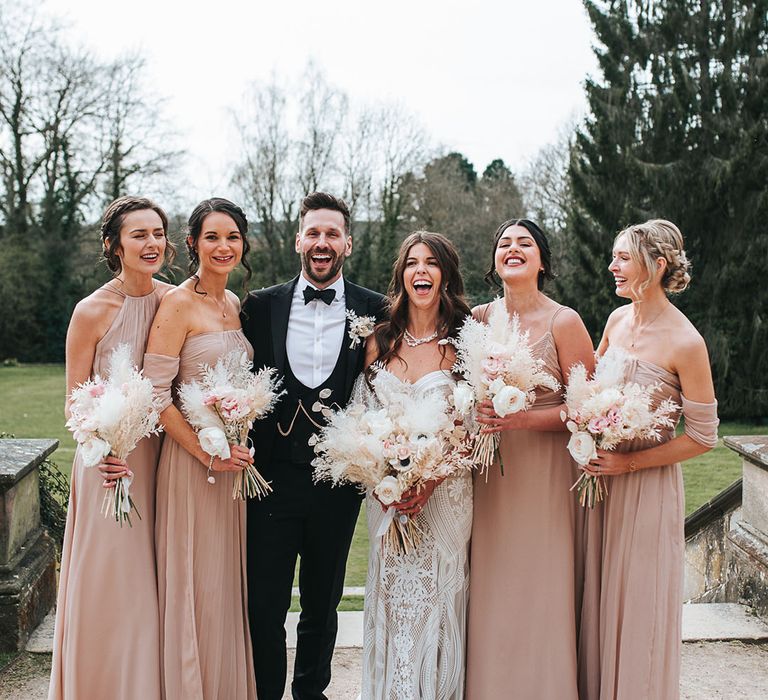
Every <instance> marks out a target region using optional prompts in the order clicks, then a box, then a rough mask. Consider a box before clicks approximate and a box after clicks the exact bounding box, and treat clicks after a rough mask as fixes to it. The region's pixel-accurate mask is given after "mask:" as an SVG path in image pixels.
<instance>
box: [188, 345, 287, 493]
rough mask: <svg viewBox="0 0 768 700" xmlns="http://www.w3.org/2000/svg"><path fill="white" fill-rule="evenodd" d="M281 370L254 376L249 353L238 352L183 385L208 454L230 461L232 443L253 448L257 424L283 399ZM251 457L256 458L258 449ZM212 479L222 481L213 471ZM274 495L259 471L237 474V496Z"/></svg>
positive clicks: (205, 367) (192, 420)
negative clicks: (251, 439) (251, 442)
mask: <svg viewBox="0 0 768 700" xmlns="http://www.w3.org/2000/svg"><path fill="white" fill-rule="evenodd" d="M275 371H276V370H275V369H273V368H264V369H261V370H259V371H258V372H256V373H254V372H252V371H251V361H250V360H249V359H248V355H247V354H246V353H245V352H241V351H238V350H233V351H231V352H229V353H227V354H226V355H225V356H224V357H222V358H220V359H219V360H218V361H217V362H216V364H215V365H214V366H213V367H211V366H210V365H203V366H202V374H203V376H202V380H201V381H200V382H198V381H195V380H192V381H191V382H187V383H185V384H182V385H181V386H180V387H179V400H180V402H181V410H182V412H183V413H184V416H185V417H186V419H187V420H188V421H189V424H190V425H191V426H192V427H193V428H195V429H196V430H197V438H198V440H199V442H200V446H201V447H202V448H203V450H204V451H205V452H206V453H207V454H209V455H211V457H219V458H221V459H229V457H230V455H231V452H230V447H229V446H230V443H231V444H235V445H242V446H247V442H248V431H249V430H250V429H251V427H252V426H253V422H254V421H255V420H259V419H261V418H264V417H265V416H266V415H268V414H269V412H270V411H271V410H272V409H273V408H274V406H275V403H276V402H277V399H278V398H279V397H280V393H279V392H278V389H279V381H276V380H275V376H274V375H275ZM250 453H251V456H253V454H254V449H253V447H252V446H251V448H250ZM208 481H209V482H210V483H214V482H215V481H216V480H215V478H214V477H213V476H212V475H211V474H210V470H209V475H208ZM271 491H272V488H271V487H270V485H269V483H268V482H267V481H266V480H265V479H264V477H262V476H261V474H259V471H258V470H257V469H256V467H255V466H254V465H252V464H246V465H245V467H244V468H243V469H242V470H241V471H239V472H237V474H236V475H235V484H234V487H233V491H232V498H234V499H236V498H240V499H242V500H245V499H246V498H253V497H254V496H256V497H257V498H259V499H261V497H262V496H266V495H267V494H268V493H270V492H271Z"/></svg>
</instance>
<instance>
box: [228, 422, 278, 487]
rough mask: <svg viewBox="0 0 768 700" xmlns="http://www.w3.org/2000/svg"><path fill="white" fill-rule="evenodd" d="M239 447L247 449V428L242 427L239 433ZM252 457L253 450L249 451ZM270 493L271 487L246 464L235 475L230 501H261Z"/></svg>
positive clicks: (252, 467)
mask: <svg viewBox="0 0 768 700" xmlns="http://www.w3.org/2000/svg"><path fill="white" fill-rule="evenodd" d="M239 438H240V445H241V446H242V447H248V427H247V426H246V427H244V428H243V429H242V431H241V433H240V436H239ZM251 455H253V449H251ZM270 493H272V487H271V486H270V485H269V482H268V481H267V480H266V479H265V478H264V477H263V476H262V475H261V474H259V470H258V469H256V465H255V464H246V465H245V467H243V469H242V470H241V471H239V472H237V474H235V484H234V486H233V487H232V500H237V499H238V498H239V499H240V500H241V501H244V500H246V499H247V498H258V499H259V500H261V499H262V498H264V496H268V495H269V494H270Z"/></svg>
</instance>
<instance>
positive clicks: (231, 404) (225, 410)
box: [219, 396, 240, 420]
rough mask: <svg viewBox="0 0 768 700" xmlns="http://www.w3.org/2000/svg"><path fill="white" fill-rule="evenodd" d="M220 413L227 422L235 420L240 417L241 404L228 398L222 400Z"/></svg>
mask: <svg viewBox="0 0 768 700" xmlns="http://www.w3.org/2000/svg"><path fill="white" fill-rule="evenodd" d="M219 412H220V413H221V415H222V416H223V417H224V418H225V419H226V420H233V419H237V418H239V417H240V404H239V403H238V401H237V399H235V398H233V397H231V396H227V397H226V398H224V399H222V400H221V405H220V406H219Z"/></svg>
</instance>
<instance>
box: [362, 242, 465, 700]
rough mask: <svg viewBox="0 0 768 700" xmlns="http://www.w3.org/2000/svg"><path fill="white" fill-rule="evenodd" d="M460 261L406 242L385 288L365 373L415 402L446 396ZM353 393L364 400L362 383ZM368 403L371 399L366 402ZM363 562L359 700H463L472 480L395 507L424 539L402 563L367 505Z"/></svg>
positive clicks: (440, 246) (459, 304)
mask: <svg viewBox="0 0 768 700" xmlns="http://www.w3.org/2000/svg"><path fill="white" fill-rule="evenodd" d="M458 263H459V260H458V255H457V254H456V251H455V249H454V247H453V245H452V244H451V243H450V242H449V241H448V240H447V239H446V238H445V237H444V236H441V235H440V234H436V233H427V232H423V231H419V232H416V233H414V234H411V235H410V236H409V237H408V238H406V240H405V241H404V242H403V245H402V246H401V248H400V254H399V256H398V259H397V262H396V263H395V271H394V275H393V279H392V282H391V284H390V288H389V298H390V300H391V304H392V305H391V314H390V320H389V321H388V322H387V323H385V324H381V325H380V326H378V327H377V329H376V331H375V333H374V335H373V336H371V337H370V338H369V339H368V344H367V348H366V364H367V365H368V366H369V367H370V365H371V364H372V363H374V362H377V363H378V364H379V365H383V366H384V367H385V368H386V369H384V370H379V371H380V372H382V373H383V374H384V375H385V377H386V378H387V381H393V382H400V383H407V384H409V385H410V386H411V390H412V391H414V392H415V393H416V394H417V395H426V394H427V393H428V392H433V391H440V392H449V391H451V390H452V389H453V385H454V379H453V377H452V375H451V372H450V368H451V367H452V365H453V362H454V359H455V357H454V354H453V351H452V348H451V347H450V346H448V345H439V344H438V341H439V340H441V339H442V338H445V337H448V336H453V335H455V334H456V331H457V329H458V327H459V326H460V325H461V323H462V322H463V320H464V318H465V317H466V316H467V315H468V314H469V308H468V307H467V305H466V302H465V301H464V298H463V293H464V286H463V282H462V280H461V276H460V274H459V268H458ZM359 390H360V391H361V392H363V393H368V392H370V389H369V388H368V385H367V384H366V383H365V382H364V381H361V383H360V385H359ZM365 398H367V399H370V398H371V397H370V396H367V397H365ZM366 508H367V516H368V532H369V535H370V541H371V545H370V554H369V559H368V578H367V581H366V588H365V622H364V630H365V631H364V642H363V685H362V694H361V697H362V700H461V698H463V696H464V660H465V639H466V613H467V598H468V592H469V578H468V574H469V566H468V559H467V554H468V545H469V537H470V533H471V530H472V476H471V474H469V473H464V474H461V475H459V476H455V477H451V478H448V479H446V480H445V481H442V482H441V483H439V484H436V482H429V485H428V487H427V488H424V489H422V491H421V492H420V493H406V494H404V496H403V499H402V500H401V501H400V503H399V504H397V508H398V510H399V511H400V512H401V513H404V514H406V515H409V516H410V517H412V518H414V519H415V522H416V524H417V526H418V527H419V529H420V530H421V541H420V543H419V545H418V546H417V547H416V548H415V549H414V550H412V551H410V552H409V553H407V554H402V553H399V552H397V551H393V550H392V549H391V548H384V547H382V541H381V539H380V538H379V537H378V536H377V533H378V531H379V527H380V525H381V523H382V520H383V518H384V508H383V507H382V505H381V504H380V503H379V501H378V500H376V498H375V496H373V495H372V494H371V493H369V494H368V495H367V496H366Z"/></svg>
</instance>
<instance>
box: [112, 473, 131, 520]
mask: <svg viewBox="0 0 768 700" xmlns="http://www.w3.org/2000/svg"><path fill="white" fill-rule="evenodd" d="M132 483H133V477H132V476H124V477H122V478H121V479H118V481H117V486H116V488H118V489H122V490H123V500H122V502H121V504H120V509H121V510H122V511H123V513H130V512H131V499H130V495H129V492H130V488H131V484H132Z"/></svg>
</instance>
